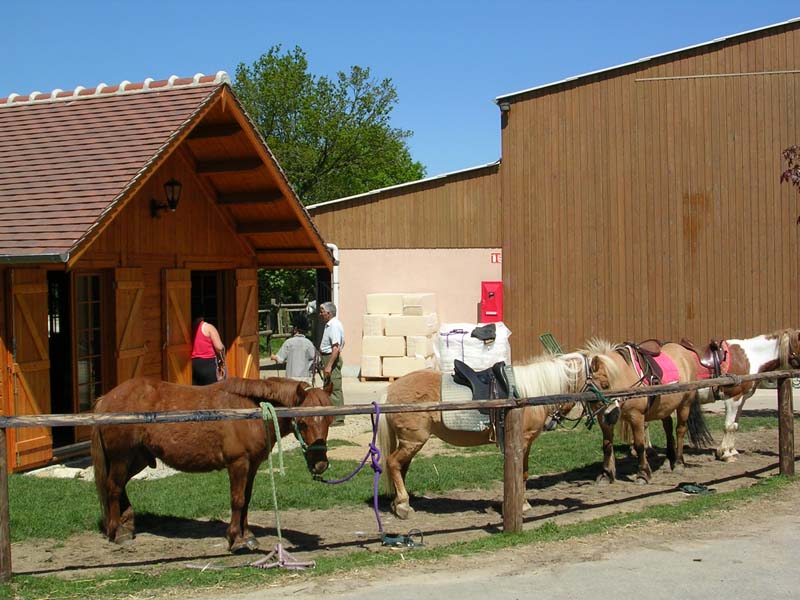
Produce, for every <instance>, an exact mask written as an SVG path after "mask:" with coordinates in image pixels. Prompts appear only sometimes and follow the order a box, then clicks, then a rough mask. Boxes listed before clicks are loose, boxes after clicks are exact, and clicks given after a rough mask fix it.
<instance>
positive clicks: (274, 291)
mask: <svg viewBox="0 0 800 600" xmlns="http://www.w3.org/2000/svg"><path fill="white" fill-rule="evenodd" d="M316 283H317V280H316V271H314V269H274V270H271V269H259V271H258V289H259V294H260V296H261V298H263V299H264V300H265V301H267V302H271V301H272V300H274V301H275V302H276V303H277V304H299V303H301V302H308V301H309V300H312V299H314V298H315V297H316Z"/></svg>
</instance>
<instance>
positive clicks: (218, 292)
mask: <svg viewBox="0 0 800 600" xmlns="http://www.w3.org/2000/svg"><path fill="white" fill-rule="evenodd" d="M222 290H223V283H222V271H192V326H194V321H195V319H197V318H198V317H203V319H204V320H206V321H207V322H209V323H211V324H212V325H214V327H216V328H217V330H219V333H220V335H221V336H222V338H223V340H224V339H226V334H225V323H224V318H223V317H224V315H225V312H224V306H223V301H222V299H223V293H222ZM192 334H194V331H192Z"/></svg>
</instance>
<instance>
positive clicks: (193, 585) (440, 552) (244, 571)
mask: <svg viewBox="0 0 800 600" xmlns="http://www.w3.org/2000/svg"><path fill="white" fill-rule="evenodd" d="M792 481H793V480H792V479H789V478H785V477H773V478H770V479H765V480H762V481H759V482H758V483H756V484H755V485H753V486H751V487H749V488H743V489H739V490H736V491H733V492H726V493H719V494H714V495H709V496H697V497H693V498H688V499H686V501H684V502H682V503H680V505H663V506H654V507H650V508H646V509H644V510H642V511H639V512H635V513H621V514H617V515H612V516H607V517H601V518H597V519H592V520H590V521H585V522H580V523H574V524H569V525H556V524H555V523H553V522H547V523H544V524H542V525H541V526H539V527H537V528H535V529H531V530H528V531H524V532H522V533H518V534H496V535H492V536H488V537H485V538H481V539H478V540H472V541H468V542H458V543H455V544H449V545H445V546H439V547H436V548H431V549H424V548H423V549H415V550H413V551H409V552H405V553H403V554H402V555H401V554H399V553H388V552H368V551H356V552H353V553H350V554H346V555H338V556H331V557H325V556H321V557H319V558H318V559H317V566H316V568H315V569H314V570H313V571H307V572H303V573H300V574H292V575H291V578H292V582H293V583H297V581H298V579H297V578H298V577H300V578H310V577H320V576H326V575H330V574H332V573H337V574H340V575H341V574H342V573H346V572H352V571H355V570H357V569H362V568H366V567H380V566H390V565H392V564H394V563H397V562H399V561H401V560H402V561H406V562H408V561H411V562H420V563H424V562H429V561H433V560H439V559H442V558H445V557H447V556H453V555H459V556H464V555H471V554H477V553H485V552H492V551H497V550H502V549H507V548H513V547H515V546H520V545H524V544H534V543H547V542H553V541H563V540H569V539H575V538H584V537H586V536H591V535H597V534H604V533H606V532H607V531H609V530H611V529H617V528H620V527H626V526H635V525H647V524H649V523H653V522H677V521H685V520H687V519H692V518H696V517H700V516H703V515H709V514H713V513H715V512H720V511H726V510H733V509H737V508H741V507H742V505H744V504H745V503H747V502H748V501H751V500H754V499H757V498H759V497H762V496H766V495H769V494H774V493H776V492H777V491H778V490H780V489H781V488H783V487H785V486H787V485H789V484H790V483H791V482H792ZM288 577H290V576H289V575H288V574H286V573H285V572H281V571H277V570H273V571H261V570H258V569H252V568H237V569H230V570H226V571H204V572H200V571H195V570H189V569H174V570H169V571H164V572H147V573H145V572H141V571H139V572H131V571H117V572H114V573H111V574H108V575H102V576H97V577H84V578H81V579H80V580H77V581H76V580H64V579H60V578H57V577H52V576H46V577H31V576H17V577H15V578H14V579H13V581H12V582H11V583H10V584H7V585H2V586H0V598H15V599H18V600H28V599H31V600H33V599H39V598H51V599H62V600H71V599H78V598H86V599H89V600H91V599H94V598H102V599H105V600H113V599H115V598H124V597H129V596H132V595H146V594H147V593H148V592H156V591H159V592H161V593H163V592H164V591H165V590H167V589H169V590H171V591H172V592H173V593H174V594H180V593H181V591H184V590H185V591H188V590H191V591H193V592H197V591H200V590H206V591H211V590H213V589H215V588H217V589H219V588H221V587H224V588H225V591H226V592H227V593H232V592H234V591H235V590H236V589H237V588H245V587H251V588H252V587H255V586H259V587H263V586H264V585H266V584H270V583H277V582H278V581H279V580H286V579H287V578H288Z"/></svg>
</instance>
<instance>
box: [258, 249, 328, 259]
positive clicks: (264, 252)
mask: <svg viewBox="0 0 800 600" xmlns="http://www.w3.org/2000/svg"><path fill="white" fill-rule="evenodd" d="M281 254H288V255H297V254H314V255H316V254H317V249H316V248H256V256H257V257H261V256H264V257H267V256H280V255H281Z"/></svg>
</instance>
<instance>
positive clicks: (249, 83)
mask: <svg viewBox="0 0 800 600" xmlns="http://www.w3.org/2000/svg"><path fill="white" fill-rule="evenodd" d="M233 87H234V89H235V90H236V94H237V96H238V97H239V98H240V99H241V101H242V103H243V104H244V107H245V110H247V112H248V114H249V115H250V117H251V118H252V119H253V121H254V122H255V124H256V126H257V127H258V129H259V131H260V132H261V134H262V135H263V136H264V139H265V140H266V141H267V145H268V146H269V147H270V149H271V150H272V152H273V153H274V154H275V156H276V157H277V159H278V162H279V163H280V165H281V167H282V168H283V170H284V172H285V173H286V176H287V177H288V179H289V182H290V183H291V184H292V187H293V188H294V190H295V192H296V193H297V195H298V196H299V197H300V200H301V201H302V202H303V203H304V204H312V203H317V202H325V201H327V200H335V199H337V198H343V197H346V196H351V195H354V194H360V193H363V192H368V191H371V190H374V189H377V188H381V187H386V186H390V185H395V184H398V183H404V182H406V181H414V180H417V179H421V178H423V177H424V176H425V168H424V167H423V166H422V164H421V163H419V162H416V161H414V160H412V158H411V153H410V152H409V150H408V146H407V143H406V142H407V140H408V138H409V137H410V136H411V135H412V133H411V132H410V131H406V130H403V129H397V128H394V127H392V126H391V124H390V119H389V117H390V115H391V112H392V110H393V109H394V107H395V105H396V104H397V92H396V90H395V88H394V86H393V85H392V81H391V79H383V80H381V81H375V80H373V79H372V78H371V77H370V70H369V69H368V68H364V67H359V66H354V67H351V68H350V72H349V73H344V72H342V71H340V72H339V73H337V75H336V77H335V78H333V79H330V78H328V77H325V76H315V75H312V74H311V73H309V71H308V61H307V60H306V55H305V52H303V50H302V49H301V48H299V47H295V48H294V50H293V51H291V52H285V53H284V52H281V46H279V45H278V46H273V47H272V48H270V49H269V51H268V52H267V53H266V54H263V55H262V56H261V57H260V58H259V59H258V60H256V61H255V62H254V63H253V64H252V65H250V66H249V67H248V66H246V65H245V64H244V63H240V64H239V66H238V67H237V68H236V76H235V81H234V84H233Z"/></svg>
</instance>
